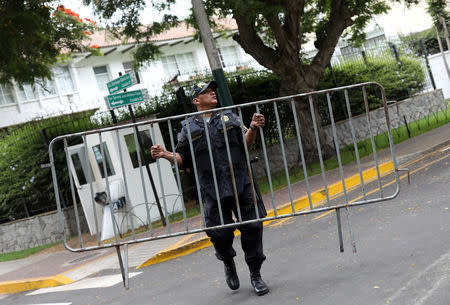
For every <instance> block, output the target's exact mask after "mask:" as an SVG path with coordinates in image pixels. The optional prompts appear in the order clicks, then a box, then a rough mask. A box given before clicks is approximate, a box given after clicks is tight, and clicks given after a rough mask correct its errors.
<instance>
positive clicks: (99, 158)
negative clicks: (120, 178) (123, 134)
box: [92, 142, 115, 178]
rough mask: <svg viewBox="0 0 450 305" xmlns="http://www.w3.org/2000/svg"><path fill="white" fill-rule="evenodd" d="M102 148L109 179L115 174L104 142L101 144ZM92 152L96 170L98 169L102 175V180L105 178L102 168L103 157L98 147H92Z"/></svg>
mask: <svg viewBox="0 0 450 305" xmlns="http://www.w3.org/2000/svg"><path fill="white" fill-rule="evenodd" d="M102 146H103V154H104V155H105V157H106V172H107V173H108V177H109V176H112V175H115V172H114V168H113V166H112V162H111V157H110V156H109V151H108V146H106V143H105V142H103V143H102ZM92 150H93V151H94V156H95V160H97V165H98V168H99V169H100V174H101V175H102V178H105V171H104V168H103V156H102V151H101V148H100V145H96V146H93V147H92Z"/></svg>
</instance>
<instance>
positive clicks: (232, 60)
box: [219, 46, 241, 68]
mask: <svg viewBox="0 0 450 305" xmlns="http://www.w3.org/2000/svg"><path fill="white" fill-rule="evenodd" d="M219 54H220V61H221V62H222V67H224V68H225V67H233V66H237V65H238V64H239V63H240V62H241V57H240V54H239V50H238V49H237V48H236V47H235V46H228V47H223V48H220V49H219Z"/></svg>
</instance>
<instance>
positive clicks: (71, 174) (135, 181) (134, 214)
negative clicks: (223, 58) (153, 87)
mask: <svg viewBox="0 0 450 305" xmlns="http://www.w3.org/2000/svg"><path fill="white" fill-rule="evenodd" d="M367 88H370V90H372V91H373V90H374V89H376V90H377V91H378V94H379V96H380V97H381V101H382V107H383V109H384V119H383V121H384V122H383V125H384V126H385V130H386V135H387V138H388V142H389V147H390V157H391V162H392V164H393V170H394V175H395V190H394V191H393V192H392V194H389V195H387V194H386V190H385V188H383V184H382V175H381V174H380V170H379V168H380V164H379V160H378V157H377V149H376V145H375V140H374V139H375V136H376V134H375V131H374V129H375V126H373V125H374V124H376V122H375V121H374V120H373V118H372V117H371V113H369V98H368V94H367V90H368V89H367ZM349 91H351V92H353V93H354V92H356V91H359V93H358V96H359V97H358V101H359V102H360V103H363V105H364V108H363V109H364V114H363V115H361V116H359V119H361V118H363V120H364V121H365V127H366V130H367V131H368V138H367V140H366V141H370V142H368V143H370V145H371V150H372V151H371V153H372V155H373V162H374V164H375V169H376V181H377V182H378V189H379V193H378V194H379V195H378V196H375V197H373V196H372V197H370V198H369V196H368V194H367V191H366V185H365V181H364V177H363V169H362V167H361V160H360V153H359V147H358V139H357V131H356V130H355V126H354V119H355V118H354V117H353V116H352V111H351V105H350V97H349ZM372 91H371V92H372ZM337 93H340V94H342V93H343V96H344V101H343V102H344V103H343V105H342V106H344V107H343V108H342V109H344V110H345V114H346V117H347V121H346V123H345V124H346V126H347V128H348V129H350V134H351V141H350V142H351V144H350V145H351V146H352V151H353V153H354V154H355V157H356V166H357V175H359V178H360V184H359V187H360V189H361V193H362V196H360V197H361V198H359V199H358V198H357V200H353V201H350V200H349V196H348V192H349V189H347V187H346V183H345V181H346V180H345V178H346V177H345V175H344V170H343V161H342V158H341V149H342V146H343V145H344V144H347V145H349V144H348V143H341V141H340V140H339V136H338V135H339V132H338V129H337V126H336V122H335V119H334V113H333V112H334V111H333V107H332V94H337ZM320 97H321V98H323V99H324V101H325V102H324V103H325V105H326V109H327V110H328V115H329V117H328V118H329V122H330V125H329V129H328V130H329V141H328V143H323V137H322V142H321V139H320V133H321V132H320V131H319V128H321V127H320V125H319V124H320V121H319V118H318V117H317V115H316V113H317V111H316V110H317V109H316V107H317V105H316V104H315V101H316V100H317V99H318V98H320ZM299 103H306V106H307V107H309V115H310V116H311V117H310V118H311V122H312V126H310V128H311V129H312V130H313V131H314V140H315V143H316V149H317V156H318V161H319V165H320V174H321V180H322V185H321V187H322V193H323V194H324V196H325V202H324V204H323V205H315V203H314V202H313V201H314V200H313V198H312V189H311V185H310V180H311V177H309V176H308V170H307V160H306V159H307V158H306V157H305V149H304V145H303V143H304V142H303V141H304V139H303V137H304V133H303V132H301V131H300V125H301V124H300V123H301V122H300V121H299V117H298V116H297V108H298V106H299ZM301 106H302V107H305V104H303V105H301ZM263 107H265V109H269V108H271V110H273V114H274V121H271V122H269V121H267V118H266V125H267V124H270V128H271V130H272V131H273V132H276V134H278V140H279V142H278V143H275V144H274V145H279V147H280V150H279V151H280V152H281V156H282V161H283V162H282V163H283V165H282V168H274V165H273V164H271V161H270V160H269V159H270V158H269V155H268V146H267V143H266V139H265V132H264V130H263V129H262V128H259V131H258V134H259V138H260V145H261V154H262V158H263V165H262V166H263V167H264V171H265V172H266V174H267V183H268V186H269V190H270V198H271V201H272V208H273V215H269V216H267V217H265V218H263V217H261V215H259V211H258V207H257V200H256V196H259V195H260V194H259V191H258V188H257V187H256V184H255V183H254V179H253V174H252V172H251V168H252V165H251V162H252V160H251V157H250V153H249V148H248V147H247V145H243V146H244V147H243V153H244V154H245V161H246V165H247V170H248V174H249V176H250V177H251V179H250V182H251V189H252V195H253V201H254V208H255V213H256V219H253V220H242V218H241V213H240V206H239V200H238V194H237V186H236V181H235V177H234V169H233V165H232V155H231V152H230V143H229V139H228V130H227V128H226V126H225V120H224V119H222V125H223V131H224V141H225V147H226V154H227V158H228V160H229V164H230V167H229V169H230V174H231V177H232V183H233V189H234V197H235V199H236V205H237V215H235V218H236V222H235V223H228V224H227V223H224V219H223V215H222V207H221V198H220V196H219V181H218V179H217V173H216V169H215V166H214V163H215V158H214V155H213V149H212V145H213V144H212V143H211V140H212V139H210V133H209V131H208V127H209V126H208V124H204V126H205V131H204V133H203V135H204V136H205V135H206V144H207V149H208V156H209V162H210V165H211V174H212V182H213V186H214V189H215V194H216V196H217V205H218V208H219V214H220V225H218V226H214V227H207V226H206V224H205V214H204V212H205V211H204V202H203V200H202V191H201V186H200V181H199V173H198V171H197V166H196V155H195V154H194V150H193V135H192V134H191V131H190V128H189V123H187V128H186V131H187V134H186V137H187V139H188V141H189V146H190V152H191V156H190V157H191V158H192V171H193V174H194V177H195V181H196V186H197V189H196V191H197V194H198V201H199V205H200V213H201V220H202V222H201V225H200V226H195V225H192V224H190V223H189V221H188V218H187V216H186V206H185V202H184V199H183V192H182V186H181V179H180V168H179V166H178V163H177V162H174V164H173V165H170V164H169V162H168V161H167V160H163V159H157V160H153V161H154V162H152V163H150V164H149V165H146V164H143V158H142V156H143V153H147V154H148V152H149V151H150V145H151V144H157V143H162V142H163V137H162V132H161V129H160V128H162V129H164V130H165V132H166V133H168V137H166V138H168V140H169V142H170V143H169V145H167V146H168V147H170V148H168V149H167V150H168V151H171V152H172V154H173V158H174V159H175V160H176V152H175V147H176V146H175V144H176V143H175V140H174V138H175V137H174V132H173V127H174V126H175V123H174V122H178V121H180V120H186V119H187V118H189V117H191V116H198V118H199V119H201V118H202V119H203V120H204V121H206V115H207V113H211V112H212V111H203V112H196V113H189V114H184V115H178V116H173V117H168V118H161V119H152V120H147V121H141V122H138V123H134V124H127V125H121V126H114V127H109V128H103V129H99V130H91V131H86V132H81V133H76V134H70V135H64V136H59V137H57V138H55V139H53V140H52V141H51V143H50V145H49V155H50V162H51V170H52V175H53V183H54V189H55V197H56V203H57V209H58V214H59V219H60V225H61V227H62V228H63V229H64V225H65V224H64V222H63V217H62V210H61V202H60V186H59V185H60V183H59V182H60V181H59V180H60V179H61V178H60V177H59V178H58V175H57V172H60V171H61V170H63V169H61V168H57V167H56V165H55V164H56V163H55V152H54V149H55V147H57V146H58V145H59V147H62V146H63V149H64V152H65V154H66V156H65V159H66V167H67V173H68V178H69V179H68V180H69V183H68V185H70V190H71V195H72V201H73V205H74V209H75V216H76V224H77V231H78V236H77V237H78V239H77V240H78V242H77V243H78V244H79V247H71V246H69V244H68V242H67V238H68V236H66V235H64V245H65V247H66V248H67V249H68V250H70V251H74V252H82V251H91V250H97V249H103V248H108V247H115V248H116V250H117V254H118V258H119V263H120V267H121V272H122V276H123V279H124V285H125V286H126V287H128V264H127V259H128V256H127V255H128V254H127V249H128V245H129V244H134V243H141V242H146V241H152V240H157V239H163V238H170V237H175V236H180V235H186V234H193V233H198V232H205V231H208V230H216V229H220V228H225V227H238V226H240V225H243V224H248V223H253V222H262V221H271V220H277V219H282V218H287V217H292V216H299V215H305V214H311V213H318V212H325V211H331V210H335V211H336V220H337V226H338V236H339V244H340V250H341V251H343V249H344V248H343V238H342V229H341V209H344V211H346V212H347V213H346V219H347V222H348V227H349V230H350V237H351V242H352V247H353V251H356V248H355V243H354V238H353V232H352V230H351V225H350V220H349V217H348V216H349V215H348V208H349V207H352V206H359V205H364V204H370V203H375V202H381V201H384V200H389V199H393V198H395V197H396V196H397V195H398V193H399V191H400V183H399V176H398V170H399V169H398V168H397V163H396V156H395V151H394V145H393V140H392V135H391V128H390V122H389V111H388V106H387V103H386V96H385V91H384V88H383V87H382V86H381V85H379V84H378V83H374V82H370V83H363V84H357V85H352V86H346V87H340V88H334V89H329V90H323V91H316V92H309V93H303V94H298V95H293V96H286V97H281V98H276V99H268V100H263V101H257V102H252V103H247V104H240V105H235V106H230V107H224V108H217V109H214V110H213V111H214V113H215V114H220V116H221V118H223V112H224V111H226V110H230V109H232V110H234V111H236V112H237V113H236V114H237V116H238V117H239V118H240V121H241V122H243V110H244V109H245V110H246V111H250V112H251V111H253V112H255V113H261V110H262V108H263ZM280 107H288V108H286V109H289V111H291V115H292V117H293V122H292V124H291V127H293V130H290V132H289V133H290V134H289V136H290V138H291V140H292V139H294V140H296V142H297V144H296V145H298V152H299V164H300V166H301V167H302V170H300V171H302V173H303V176H304V183H305V189H306V196H307V199H306V200H307V201H308V206H307V207H306V208H302V209H300V210H298V209H296V207H295V204H294V202H295V201H296V199H295V198H294V194H293V189H292V184H291V181H290V170H291V168H290V166H289V164H288V162H287V155H286V154H287V153H286V149H285V146H286V144H285V140H286V135H285V134H284V133H283V132H284V130H283V127H282V123H283V122H281V121H280V114H279V108H280ZM378 122H379V121H378ZM244 123H245V122H244ZM247 123H249V122H247ZM161 126H162V127H161ZM377 130H379V126H378V127H377ZM137 131H139V132H137ZM241 131H242V132H241V133H242V141H243V142H242V143H246V141H245V140H246V135H245V130H244V128H241ZM138 137H141V140H142V139H144V140H147V142H146V141H144V142H146V143H147V144H146V145H147V146H146V147H145V149H146V150H148V151H141V150H140V147H139V145H138V142H139V141H138ZM61 142H62V146H61ZM74 143H81V144H75V145H74ZM69 144H72V145H69ZM324 145H328V146H331V147H332V146H334V152H335V157H336V159H337V163H338V170H339V179H338V180H340V183H341V185H342V190H341V192H340V193H341V194H343V201H342V202H339V203H334V201H333V199H332V198H330V197H331V196H330V195H329V185H328V183H327V177H326V174H325V164H324V156H323V154H322V150H323V146H324ZM127 150H128V154H127V153H126V151H127ZM144 159H145V158H144ZM113 161H115V162H113ZM117 162H118V163H119V167H116V166H115V165H117ZM147 166H148V167H147ZM144 167H147V175H145V173H144ZM275 171H281V172H283V171H284V173H285V178H286V181H287V187H286V192H288V193H289V200H290V211H288V212H283V213H281V212H279V211H277V208H278V203H277V202H276V200H275V196H274V187H273V181H272V179H273V178H272V173H274V172H275ZM153 181H155V182H153ZM66 185H67V183H66ZM353 189H354V187H353ZM114 194H115V195H114ZM306 196H305V198H306ZM157 199H159V200H157ZM113 200H114V202H113ZM161 202H162V205H161ZM80 203H81V206H82V207H83V211H84V213H85V215H86V219H87V221H88V225H89V229H90V233H91V234H92V235H96V238H95V244H94V245H86V242H85V241H84V240H83V237H82V232H81V229H80V219H79V217H78V213H79V205H80ZM108 207H109V208H108ZM102 211H103V216H102V217H101V215H100V213H101V212H102ZM175 212H179V213H181V214H182V218H183V219H182V220H181V221H179V222H177V223H176V225H175V224H174V223H173V222H171V220H170V217H169V216H170V215H171V214H173V213H175ZM158 220H165V228H164V232H162V231H161V229H160V230H159V231H157V232H155V230H154V229H153V228H152V223H154V222H155V221H158ZM180 223H181V224H182V225H180ZM138 230H139V231H138ZM63 231H64V232H65V230H63ZM107 232H109V235H108V234H107ZM100 234H102V236H101V235H100ZM121 246H124V248H125V251H124V252H125V263H124V262H123V261H122V256H121V251H120V247H121Z"/></svg>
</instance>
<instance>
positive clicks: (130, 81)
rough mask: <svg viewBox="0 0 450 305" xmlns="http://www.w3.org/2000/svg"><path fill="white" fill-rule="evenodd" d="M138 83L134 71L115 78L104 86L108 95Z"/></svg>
mask: <svg viewBox="0 0 450 305" xmlns="http://www.w3.org/2000/svg"><path fill="white" fill-rule="evenodd" d="M137 83H138V81H137V78H136V73H134V71H131V72H128V73H127V74H125V75H123V76H121V77H119V78H116V79H115V80H112V81H110V82H108V83H107V84H106V86H107V87H108V91H109V93H110V94H113V93H116V92H119V91H121V90H123V89H126V88H128V87H131V86H133V85H136V84H137Z"/></svg>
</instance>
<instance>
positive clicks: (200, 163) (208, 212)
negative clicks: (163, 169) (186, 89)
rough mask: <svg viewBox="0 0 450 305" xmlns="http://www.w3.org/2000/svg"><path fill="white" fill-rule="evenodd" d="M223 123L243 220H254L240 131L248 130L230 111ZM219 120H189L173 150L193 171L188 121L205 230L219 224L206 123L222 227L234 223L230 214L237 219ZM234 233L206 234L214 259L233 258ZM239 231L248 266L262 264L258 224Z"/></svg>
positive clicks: (260, 207)
mask: <svg viewBox="0 0 450 305" xmlns="http://www.w3.org/2000/svg"><path fill="white" fill-rule="evenodd" d="M222 120H223V121H224V122H225V126H226V129H227V136H228V143H229V148H230V154H231V159H232V164H233V170H234V175H235V181H236V189H237V194H238V198H239V207H240V212H241V217H242V220H243V221H245V220H250V219H256V212H255V205H254V201H253V193H252V189H251V184H250V177H249V172H248V169H247V163H246V158H245V150H244V146H243V145H244V143H243V139H242V131H241V128H244V132H245V131H246V130H247V128H245V126H243V125H242V123H241V122H240V119H239V117H238V116H237V115H235V114H234V113H233V112H232V111H231V110H228V111H223V117H222ZM222 120H221V117H220V114H219V113H213V114H212V115H211V117H210V121H209V123H208V122H204V121H203V119H202V118H201V116H199V115H197V116H192V117H190V118H188V119H187V120H185V121H183V122H181V124H182V126H183V129H182V131H181V132H180V133H179V134H178V144H177V148H176V152H177V153H178V154H179V155H180V156H181V158H182V159H183V167H185V168H192V158H191V151H190V146H189V137H188V132H187V128H188V124H187V121H189V129H190V132H191V138H192V144H193V148H194V155H195V161H196V166H197V172H198V177H199V182H200V189H201V192H202V199H203V202H204V206H205V222H206V226H207V227H212V226H218V225H220V224H221V223H220V216H219V208H218V204H217V197H216V192H215V187H214V180H213V173H212V168H211V162H210V157H209V151H208V144H207V140H206V131H205V123H206V124H209V125H208V129H209V136H210V142H211V153H212V156H213V160H214V166H215V172H216V176H217V185H218V190H219V198H220V202H221V207H222V212H223V219H224V223H226V224H228V223H233V222H234V220H233V218H232V212H233V213H234V215H235V217H236V219H237V218H238V217H237V215H238V212H237V206H236V203H235V199H234V191H233V184H232V178H231V173H230V167H229V161H228V155H227V151H226V144H225V136H224V131H223V125H222ZM245 145H246V143H245ZM257 198H258V211H259V217H261V218H262V217H265V216H266V215H267V213H266V211H265V209H264V205H263V203H262V201H261V199H260V197H259V196H257ZM234 230H235V228H223V229H215V230H210V231H207V235H208V236H209V237H210V239H211V242H212V243H213V245H214V248H215V250H216V256H217V258H218V259H219V260H222V261H227V260H230V259H232V258H233V257H234V256H236V252H235V250H234V249H233V239H234V233H233V232H234ZM239 230H240V231H241V233H242V236H241V243H242V249H243V250H244V253H245V260H246V262H247V264H253V263H262V262H263V261H264V260H265V256H264V254H263V246H262V223H261V222H257V223H251V224H246V225H243V226H239Z"/></svg>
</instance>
